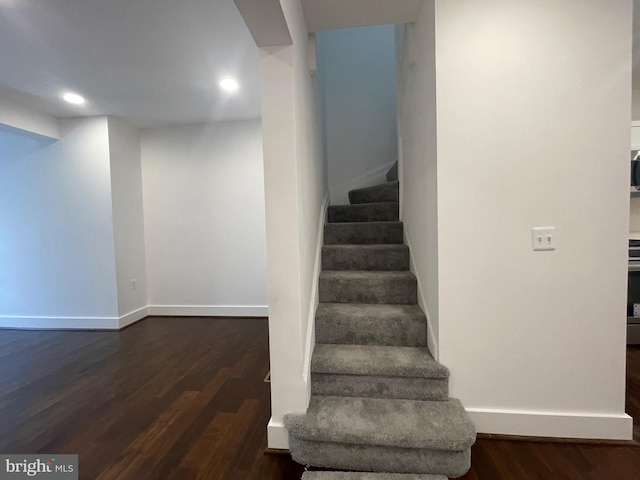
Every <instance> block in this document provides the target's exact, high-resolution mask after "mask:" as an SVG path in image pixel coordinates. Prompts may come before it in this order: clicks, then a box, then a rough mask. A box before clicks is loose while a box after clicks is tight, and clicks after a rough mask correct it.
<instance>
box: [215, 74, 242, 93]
mask: <svg viewBox="0 0 640 480" xmlns="http://www.w3.org/2000/svg"><path fill="white" fill-rule="evenodd" d="M218 85H220V88H221V89H223V90H224V91H225V92H230V93H233V92H237V91H238V89H239V88H240V85H239V84H238V81H237V80H236V79H235V78H231V77H224V78H223V79H222V80H220V83H218Z"/></svg>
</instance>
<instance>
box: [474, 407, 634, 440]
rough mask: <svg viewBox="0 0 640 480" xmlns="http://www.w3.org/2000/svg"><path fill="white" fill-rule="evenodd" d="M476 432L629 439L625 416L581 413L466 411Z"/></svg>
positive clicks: (630, 429)
mask: <svg viewBox="0 0 640 480" xmlns="http://www.w3.org/2000/svg"><path fill="white" fill-rule="evenodd" d="M466 410H467V413H468V414H469V417H471V421H472V422H473V423H474V425H475V426H476V429H477V431H478V433H490V434H497V435H517V436H526V437H552V438H576V439H595V440H632V439H633V419H632V418H631V417H630V416H629V415H627V414H624V413H622V414H585V413H575V414H574V413H555V412H534V411H511V410H494V409H482V408H467V409H466Z"/></svg>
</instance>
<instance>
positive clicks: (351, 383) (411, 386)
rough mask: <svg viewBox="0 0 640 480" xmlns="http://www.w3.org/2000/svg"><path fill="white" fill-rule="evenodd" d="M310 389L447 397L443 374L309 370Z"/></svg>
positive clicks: (382, 395) (357, 394)
mask: <svg viewBox="0 0 640 480" xmlns="http://www.w3.org/2000/svg"><path fill="white" fill-rule="evenodd" d="M311 393H312V394H314V395H334V396H338V397H370V398H400V399H406V400H438V401H440V400H448V398H449V381H448V379H446V378H414V377H382V376H372V375H336V374H332V373H312V374H311Z"/></svg>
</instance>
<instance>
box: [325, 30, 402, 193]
mask: <svg viewBox="0 0 640 480" xmlns="http://www.w3.org/2000/svg"><path fill="white" fill-rule="evenodd" d="M316 37H317V43H318V75H319V77H320V85H321V88H322V90H323V92H322V95H323V100H324V112H323V113H324V117H325V118H324V124H325V137H326V138H325V145H326V146H325V148H326V156H327V162H328V169H329V189H330V191H331V203H332V204H343V203H349V200H348V197H347V193H348V192H349V190H351V189H354V188H358V187H361V186H369V185H375V184H378V183H381V182H385V181H386V179H385V174H386V172H387V170H388V169H389V167H390V166H391V165H392V164H393V162H395V161H396V160H397V148H398V147H397V128H396V124H397V122H396V74H395V73H396V72H395V41H394V28H393V26H392V25H380V26H374V27H362V28H351V29H345V30H332V31H328V32H320V33H318V34H317V36H316Z"/></svg>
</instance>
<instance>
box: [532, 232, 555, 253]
mask: <svg viewBox="0 0 640 480" xmlns="http://www.w3.org/2000/svg"><path fill="white" fill-rule="evenodd" d="M531 248H533V250H555V249H556V227H534V228H532V229H531Z"/></svg>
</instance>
